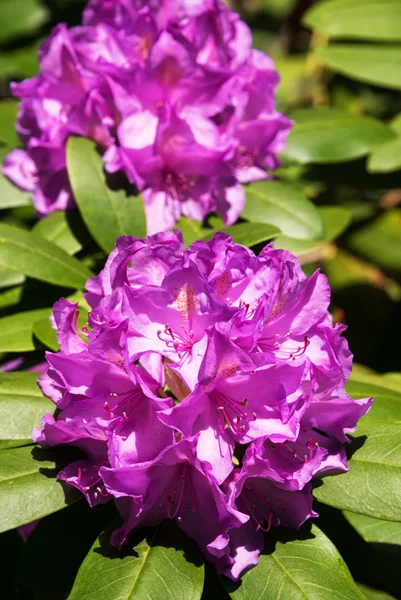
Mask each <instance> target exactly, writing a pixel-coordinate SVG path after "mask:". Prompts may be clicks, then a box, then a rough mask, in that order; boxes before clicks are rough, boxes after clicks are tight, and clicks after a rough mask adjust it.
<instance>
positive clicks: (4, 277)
mask: <svg viewBox="0 0 401 600" xmlns="http://www.w3.org/2000/svg"><path fill="white" fill-rule="evenodd" d="M24 281H25V276H24V275H22V274H21V273H16V272H15V271H11V270H10V269H6V268H3V267H0V288H6V287H11V286H13V285H19V284H20V283H24Z"/></svg>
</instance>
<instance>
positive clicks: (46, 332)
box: [32, 317, 59, 352]
mask: <svg viewBox="0 0 401 600" xmlns="http://www.w3.org/2000/svg"><path fill="white" fill-rule="evenodd" d="M32 332H33V334H34V335H35V336H36V337H37V338H38V340H39V341H40V342H42V344H43V345H44V346H47V348H50V350H53V351H54V352H58V350H59V347H58V341H57V335H56V332H55V330H54V329H53V327H52V326H51V323H50V320H49V317H47V318H45V319H40V321H36V323H34V326H33V329H32Z"/></svg>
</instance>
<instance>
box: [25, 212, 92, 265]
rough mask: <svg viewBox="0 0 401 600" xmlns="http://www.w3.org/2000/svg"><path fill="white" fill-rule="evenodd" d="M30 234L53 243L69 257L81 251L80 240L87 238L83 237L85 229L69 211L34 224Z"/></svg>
mask: <svg viewBox="0 0 401 600" xmlns="http://www.w3.org/2000/svg"><path fill="white" fill-rule="evenodd" d="M32 233H34V234H35V235H39V236H40V237H42V238H44V239H46V240H49V242H53V243H54V244H56V246H59V247H60V248H62V249H63V250H65V251H66V252H67V254H70V255H73V254H76V253H77V252H79V251H80V250H82V248H83V245H82V239H85V237H88V236H85V228H84V227H83V225H82V222H81V221H80V219H79V217H78V215H77V214H74V213H73V212H71V211H70V212H68V213H67V212H65V211H57V212H53V213H51V214H50V215H47V217H44V218H43V219H40V221H38V222H37V223H36V225H35V227H33V229H32ZM85 241H86V240H85Z"/></svg>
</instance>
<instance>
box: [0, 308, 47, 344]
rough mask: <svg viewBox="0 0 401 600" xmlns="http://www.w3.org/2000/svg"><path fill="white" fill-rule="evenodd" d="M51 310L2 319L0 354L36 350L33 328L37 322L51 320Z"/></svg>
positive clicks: (29, 312) (41, 309) (30, 311)
mask: <svg viewBox="0 0 401 600" xmlns="http://www.w3.org/2000/svg"><path fill="white" fill-rule="evenodd" d="M50 312H51V309H50V308H40V309H37V310H29V311H26V312H22V313H18V314H16V315H11V316H10V317H3V318H2V319H0V352H30V351H32V350H36V346H35V343H34V340H33V328H34V325H35V323H36V322H37V321H40V320H42V319H44V318H47V319H48V318H49V316H50Z"/></svg>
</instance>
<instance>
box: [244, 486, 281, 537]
mask: <svg viewBox="0 0 401 600" xmlns="http://www.w3.org/2000/svg"><path fill="white" fill-rule="evenodd" d="M237 504H238V507H239V509H240V510H242V511H243V512H245V513H247V514H249V515H250V517H251V518H250V519H249V524H250V526H251V527H252V529H254V530H255V531H259V530H260V531H263V532H265V533H267V532H268V531H269V530H270V528H271V526H272V525H273V526H276V527H278V526H279V525H280V519H279V518H278V516H277V514H276V505H275V504H272V503H271V502H269V498H268V497H267V496H266V495H263V494H262V493H261V492H260V491H258V490H256V489H255V487H254V486H253V485H251V483H245V485H244V487H243V488H242V493H241V495H240V497H239V499H238V501H237ZM284 509H285V507H284Z"/></svg>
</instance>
